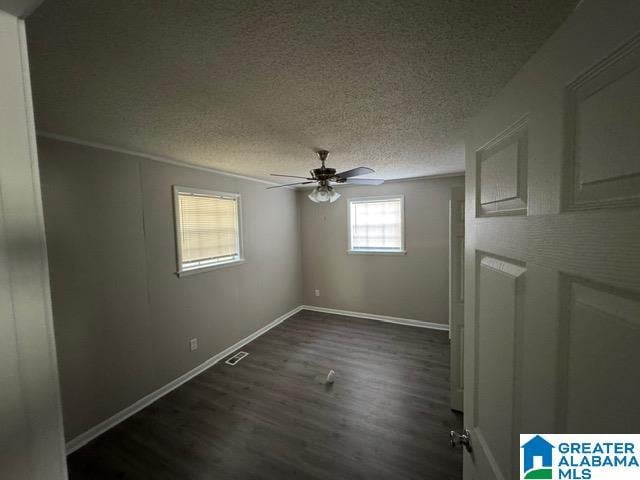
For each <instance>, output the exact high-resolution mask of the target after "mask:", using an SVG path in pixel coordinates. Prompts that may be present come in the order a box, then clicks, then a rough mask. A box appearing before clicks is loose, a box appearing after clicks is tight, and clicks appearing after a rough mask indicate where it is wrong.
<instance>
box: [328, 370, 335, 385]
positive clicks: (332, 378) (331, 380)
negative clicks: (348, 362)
mask: <svg viewBox="0 0 640 480" xmlns="http://www.w3.org/2000/svg"><path fill="white" fill-rule="evenodd" d="M335 379H336V372H334V371H333V370H329V375H327V383H333V381H334V380H335Z"/></svg>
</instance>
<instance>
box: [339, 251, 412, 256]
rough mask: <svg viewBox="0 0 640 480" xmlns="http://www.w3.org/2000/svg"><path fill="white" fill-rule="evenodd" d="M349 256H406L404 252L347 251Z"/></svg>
mask: <svg viewBox="0 0 640 480" xmlns="http://www.w3.org/2000/svg"><path fill="white" fill-rule="evenodd" d="M347 254H349V255H406V254H407V251H406V250H347Z"/></svg>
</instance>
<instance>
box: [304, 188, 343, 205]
mask: <svg viewBox="0 0 640 480" xmlns="http://www.w3.org/2000/svg"><path fill="white" fill-rule="evenodd" d="M338 198H340V194H339V193H338V192H336V191H335V190H334V189H333V187H331V186H329V185H320V186H318V187H316V188H314V189H313V191H312V192H311V193H310V194H309V200H311V201H312V202H315V203H326V202H330V203H333V202H335V201H336V200H337V199H338Z"/></svg>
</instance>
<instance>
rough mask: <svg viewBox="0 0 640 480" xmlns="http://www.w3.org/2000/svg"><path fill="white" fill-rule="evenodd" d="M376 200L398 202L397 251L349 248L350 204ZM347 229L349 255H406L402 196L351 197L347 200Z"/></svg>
mask: <svg viewBox="0 0 640 480" xmlns="http://www.w3.org/2000/svg"><path fill="white" fill-rule="evenodd" d="M376 200H400V249H399V250H383V249H380V250H375V249H367V250H364V249H356V250H354V249H353V248H352V246H351V242H352V239H351V234H352V231H351V204H352V203H368V202H374V201H376ZM346 203H347V228H348V234H347V238H348V242H349V244H348V247H347V253H348V254H349V255H406V254H407V250H406V248H405V219H404V195H378V196H375V197H351V198H348V199H347V202H346Z"/></svg>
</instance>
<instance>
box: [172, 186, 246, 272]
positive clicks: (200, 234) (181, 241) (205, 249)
mask: <svg viewBox="0 0 640 480" xmlns="http://www.w3.org/2000/svg"><path fill="white" fill-rule="evenodd" d="M174 202H175V216H176V238H177V247H178V275H183V274H188V273H192V272H194V271H202V270H210V269H212V268H218V267H221V266H225V265H229V264H234V263H239V262H242V260H243V259H242V235H241V221H240V195H238V194H235V193H219V192H210V191H207V190H198V189H195V188H186V187H177V186H176V187H174Z"/></svg>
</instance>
